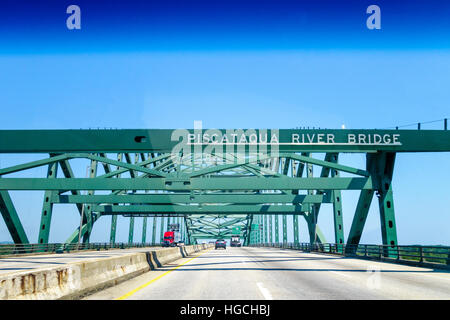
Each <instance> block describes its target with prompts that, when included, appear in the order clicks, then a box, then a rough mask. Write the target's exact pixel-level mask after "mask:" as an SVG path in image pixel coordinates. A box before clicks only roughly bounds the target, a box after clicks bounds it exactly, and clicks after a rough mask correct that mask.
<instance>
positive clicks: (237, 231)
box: [231, 227, 241, 235]
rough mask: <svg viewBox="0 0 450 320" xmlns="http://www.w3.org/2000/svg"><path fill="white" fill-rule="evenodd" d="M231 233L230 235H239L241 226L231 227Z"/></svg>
mask: <svg viewBox="0 0 450 320" xmlns="http://www.w3.org/2000/svg"><path fill="white" fill-rule="evenodd" d="M231 234H232V235H240V234H241V227H233V229H231Z"/></svg>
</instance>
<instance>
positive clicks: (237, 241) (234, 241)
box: [230, 236, 241, 247]
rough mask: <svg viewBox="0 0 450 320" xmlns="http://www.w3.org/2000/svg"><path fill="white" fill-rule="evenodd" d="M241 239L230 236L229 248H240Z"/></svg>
mask: <svg viewBox="0 0 450 320" xmlns="http://www.w3.org/2000/svg"><path fill="white" fill-rule="evenodd" d="M240 246H241V239H240V237H239V236H231V241H230V247H240Z"/></svg>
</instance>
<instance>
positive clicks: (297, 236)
mask: <svg viewBox="0 0 450 320" xmlns="http://www.w3.org/2000/svg"><path fill="white" fill-rule="evenodd" d="M293 223H294V228H293V230H294V244H295V245H298V244H299V230H298V214H294V216H293Z"/></svg>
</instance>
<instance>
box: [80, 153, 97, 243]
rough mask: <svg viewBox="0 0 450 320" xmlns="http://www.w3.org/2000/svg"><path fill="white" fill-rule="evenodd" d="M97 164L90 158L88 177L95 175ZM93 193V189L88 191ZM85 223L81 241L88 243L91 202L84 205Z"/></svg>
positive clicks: (90, 230)
mask: <svg viewBox="0 0 450 320" xmlns="http://www.w3.org/2000/svg"><path fill="white" fill-rule="evenodd" d="M97 165H98V162H97V160H91V167H90V169H89V178H95V177H96V176H97ZM94 193H95V191H94V190H90V191H88V193H87V194H88V195H93V194H94ZM85 207H86V208H85V212H84V214H85V219H84V221H85V224H86V232H85V233H84V235H83V242H84V243H89V240H90V237H91V232H92V227H93V225H94V221H93V219H92V206H91V204H87V205H85Z"/></svg>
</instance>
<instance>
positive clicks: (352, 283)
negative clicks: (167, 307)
mask: <svg viewBox="0 0 450 320" xmlns="http://www.w3.org/2000/svg"><path fill="white" fill-rule="evenodd" d="M174 268H176V269H174ZM120 297H122V298H126V299H138V300H147V299H148V300H158V299H163V300H179V299H184V300H190V299H199V300H212V299H219V300H228V299H231V300H254V299H258V300H259V299H261V300H264V299H267V300H270V299H450V273H449V272H446V271H443V270H433V269H426V268H416V267H410V266H404V265H398V264H391V263H383V262H374V261H369V260H360V259H352V258H346V257H339V256H332V255H325V254H310V253H302V252H299V251H293V250H280V249H275V248H247V247H243V248H227V249H226V250H214V249H213V250H208V251H206V252H202V253H200V255H199V256H197V257H196V258H193V257H188V258H184V259H180V260H178V261H175V262H173V263H171V264H169V265H166V266H164V267H163V268H160V269H158V270H154V271H151V272H148V273H146V274H144V275H141V276H139V277H136V278H134V279H131V280H129V281H126V282H124V283H122V284H119V285H117V286H115V287H112V288H108V289H106V290H103V291H101V292H98V293H96V294H93V295H91V296H89V297H86V299H117V298H120Z"/></svg>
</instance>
